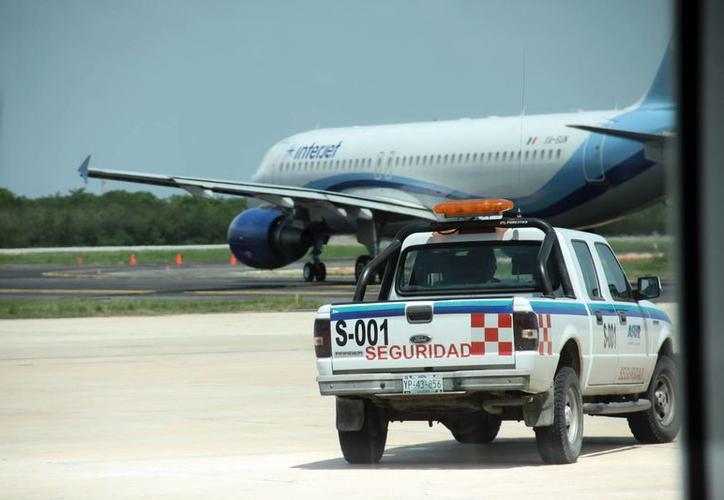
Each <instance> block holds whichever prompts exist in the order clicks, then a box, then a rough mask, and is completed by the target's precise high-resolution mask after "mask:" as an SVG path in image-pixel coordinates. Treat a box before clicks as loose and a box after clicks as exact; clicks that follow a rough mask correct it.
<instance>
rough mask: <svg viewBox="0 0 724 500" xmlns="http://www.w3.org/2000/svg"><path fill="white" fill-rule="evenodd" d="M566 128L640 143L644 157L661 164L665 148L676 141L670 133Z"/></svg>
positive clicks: (585, 126) (575, 126)
mask: <svg viewBox="0 0 724 500" xmlns="http://www.w3.org/2000/svg"><path fill="white" fill-rule="evenodd" d="M566 126H567V127H571V128H577V129H579V130H585V131H587V132H593V133H594V134H602V135H608V136H611V137H618V138H619V139H629V140H631V141H637V142H641V143H643V145H644V155H645V156H646V158H648V159H649V160H651V161H656V162H661V161H663V160H664V154H665V150H666V148H668V147H669V145H670V143H671V141H673V140H674V139H676V135H675V134H673V133H670V132H663V133H661V134H648V133H645V132H634V131H631V130H621V129H615V128H604V127H594V126H592V125H566Z"/></svg>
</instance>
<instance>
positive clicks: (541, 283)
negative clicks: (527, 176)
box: [354, 216, 574, 302]
mask: <svg viewBox="0 0 724 500" xmlns="http://www.w3.org/2000/svg"><path fill="white" fill-rule="evenodd" d="M497 227H500V228H506V229H510V228H516V227H521V228H526V227H531V228H536V229H540V230H541V231H543V233H544V234H545V237H544V238H543V243H542V244H541V247H540V250H539V251H538V256H537V257H536V267H535V269H534V271H535V272H534V279H535V281H536V285H537V286H538V287H539V288H540V289H541V290H542V292H543V295H545V296H546V297H553V295H554V289H553V285H552V283H551V280H550V276H549V275H548V266H547V263H548V260H549V258H550V256H551V252H553V258H554V259H555V262H556V265H557V266H558V269H559V272H560V275H561V283H562V285H563V291H564V294H565V295H566V296H569V297H573V296H574V295H573V287H572V286H571V281H570V277H569V275H568V270H567V269H566V266H565V263H564V262H563V254H562V253H561V249H560V246H559V245H558V239H557V238H556V233H555V230H554V229H553V226H551V225H550V224H549V223H548V222H546V221H544V220H543V219H536V218H524V217H506V216H504V217H503V218H501V219H485V220H479V219H475V220H466V221H451V222H447V221H436V222H413V223H412V224H408V225H407V226H405V227H403V228H402V229H400V230H399V231H398V232H397V234H396V235H395V237H394V239H393V240H392V242H391V243H390V244H389V245H388V246H387V248H385V249H384V250H383V251H382V252H381V253H380V254H379V255H378V256H377V257H375V258H374V259H372V261H370V263H369V264H367V266H366V267H365V268H364V271H362V274H361V275H360V279H359V281H358V282H357V287H356V289H355V292H354V302H362V301H363V300H364V296H365V292H366V291H367V285H368V284H369V282H370V281H371V279H372V278H373V277H374V276H375V275H376V274H377V272H378V269H379V268H380V267H381V266H382V265H385V266H386V267H385V272H384V275H383V278H382V285H381V287H380V293H379V296H378V299H379V300H384V299H385V298H386V297H387V296H388V294H389V291H390V289H391V287H392V280H393V277H394V276H393V275H394V271H395V266H396V263H397V258H398V257H399V254H400V249H401V248H402V242H403V241H404V240H405V238H407V237H408V236H410V235H412V234H414V233H424V232H445V231H452V230H465V229H485V228H497Z"/></svg>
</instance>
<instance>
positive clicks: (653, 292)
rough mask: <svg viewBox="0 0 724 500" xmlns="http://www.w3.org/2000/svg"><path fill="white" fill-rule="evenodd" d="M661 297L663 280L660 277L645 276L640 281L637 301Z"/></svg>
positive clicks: (636, 293)
mask: <svg viewBox="0 0 724 500" xmlns="http://www.w3.org/2000/svg"><path fill="white" fill-rule="evenodd" d="M659 295H661V280H660V279H659V277H658V276H643V277H641V278H639V279H638V287H637V290H636V292H635V298H636V300H644V299H655V298H656V297H658V296H659Z"/></svg>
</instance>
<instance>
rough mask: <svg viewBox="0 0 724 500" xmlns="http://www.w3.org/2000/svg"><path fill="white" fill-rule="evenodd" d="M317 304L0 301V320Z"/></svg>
mask: <svg viewBox="0 0 724 500" xmlns="http://www.w3.org/2000/svg"><path fill="white" fill-rule="evenodd" d="M319 305H320V303H319V302H317V301H313V300H307V299H300V298H298V297H295V298H292V297H283V298H282V297H271V298H257V299H248V300H233V299H203V300H198V299H150V298H149V299H140V300H139V299H115V298H112V299H105V298H104V299H51V300H45V299H38V300H0V319H21V318H23V319H28V318H82V317H92V316H161V315H169V314H201V313H225V312H229V313H230V312H284V311H309V310H315V309H317V308H318V307H319Z"/></svg>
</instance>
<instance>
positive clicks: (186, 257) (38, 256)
mask: <svg viewBox="0 0 724 500" xmlns="http://www.w3.org/2000/svg"><path fill="white" fill-rule="evenodd" d="M179 253H180V254H181V259H182V261H183V263H184V264H224V263H228V262H229V259H230V258H231V253H230V252H229V249H228V248H214V249H198V250H197V249H191V250H182V251H180V252H178V251H176V250H140V251H138V252H129V251H116V250H113V251H102V252H77V253H76V252H44V253H25V254H12V255H7V254H0V265H28V264H31V265H32V264H34V265H58V266H77V265H78V262H79V261H78V258H79V257H80V258H81V259H82V260H81V263H82V265H83V266H122V265H124V264H128V263H129V261H130V258H131V254H133V255H135V257H136V261H137V263H138V264H139V265H142V264H162V265H163V264H166V265H169V266H175V265H176V255H177V254H179ZM366 253H367V251H366V250H365V248H364V247H363V246H362V245H332V246H328V247H326V248H325V249H324V254H323V256H324V258H325V259H347V258H350V259H351V258H356V257H357V256H359V255H363V254H366Z"/></svg>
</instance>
